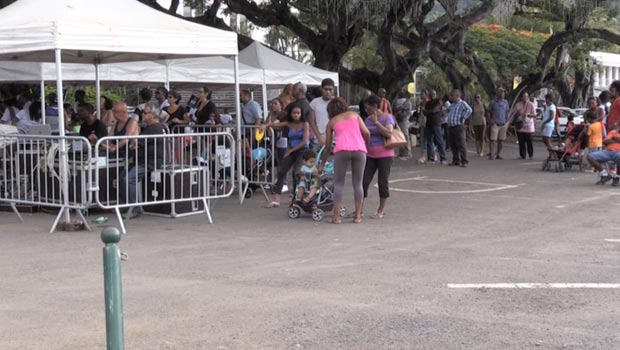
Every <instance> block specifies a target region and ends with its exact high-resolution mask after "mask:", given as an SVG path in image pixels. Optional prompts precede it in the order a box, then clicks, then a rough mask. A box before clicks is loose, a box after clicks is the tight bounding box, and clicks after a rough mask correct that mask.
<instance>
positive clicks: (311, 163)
mask: <svg viewBox="0 0 620 350" xmlns="http://www.w3.org/2000/svg"><path fill="white" fill-rule="evenodd" d="M301 160H302V162H303V165H302V166H301V167H300V168H299V171H298V172H297V174H298V175H299V184H298V185H297V200H301V201H303V202H304V203H309V202H310V201H311V200H312V199H313V198H314V196H316V192H317V191H318V189H319V182H320V179H319V171H318V170H317V168H316V153H315V152H314V151H313V150H306V151H304V153H303V154H302V155H301ZM306 192H307V195H306V196H304V195H305V194H306Z"/></svg>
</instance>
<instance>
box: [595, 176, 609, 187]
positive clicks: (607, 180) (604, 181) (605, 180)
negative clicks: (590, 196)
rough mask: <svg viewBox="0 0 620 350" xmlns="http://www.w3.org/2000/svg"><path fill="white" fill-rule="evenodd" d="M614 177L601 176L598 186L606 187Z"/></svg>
mask: <svg viewBox="0 0 620 350" xmlns="http://www.w3.org/2000/svg"><path fill="white" fill-rule="evenodd" d="M611 179H612V177H611V175H603V176H601V178H600V179H599V180H598V181H597V182H596V184H597V185H604V184H606V183H607V182H609V180H611Z"/></svg>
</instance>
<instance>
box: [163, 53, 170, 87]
mask: <svg viewBox="0 0 620 350" xmlns="http://www.w3.org/2000/svg"><path fill="white" fill-rule="evenodd" d="M164 86H165V87H166V90H168V91H170V61H169V60H166V82H165V84H164Z"/></svg>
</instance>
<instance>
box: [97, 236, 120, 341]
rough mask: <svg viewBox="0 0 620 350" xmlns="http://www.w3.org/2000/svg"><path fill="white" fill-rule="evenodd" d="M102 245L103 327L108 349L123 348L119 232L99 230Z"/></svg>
mask: <svg viewBox="0 0 620 350" xmlns="http://www.w3.org/2000/svg"><path fill="white" fill-rule="evenodd" d="M101 240H102V241H103V243H105V247H103V284H104V288H105V327H106V342H107V345H108V347H107V349H108V350H124V349H125V335H124V331H123V329H124V326H123V288H122V283H121V252H120V249H119V248H118V242H119V241H120V240H121V233H120V232H119V231H118V230H117V229H116V228H114V227H108V228H105V229H104V230H103V231H101Z"/></svg>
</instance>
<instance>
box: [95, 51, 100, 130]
mask: <svg viewBox="0 0 620 350" xmlns="http://www.w3.org/2000/svg"><path fill="white" fill-rule="evenodd" d="M95 103H96V104H97V119H99V120H101V77H99V62H98V61H95Z"/></svg>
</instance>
